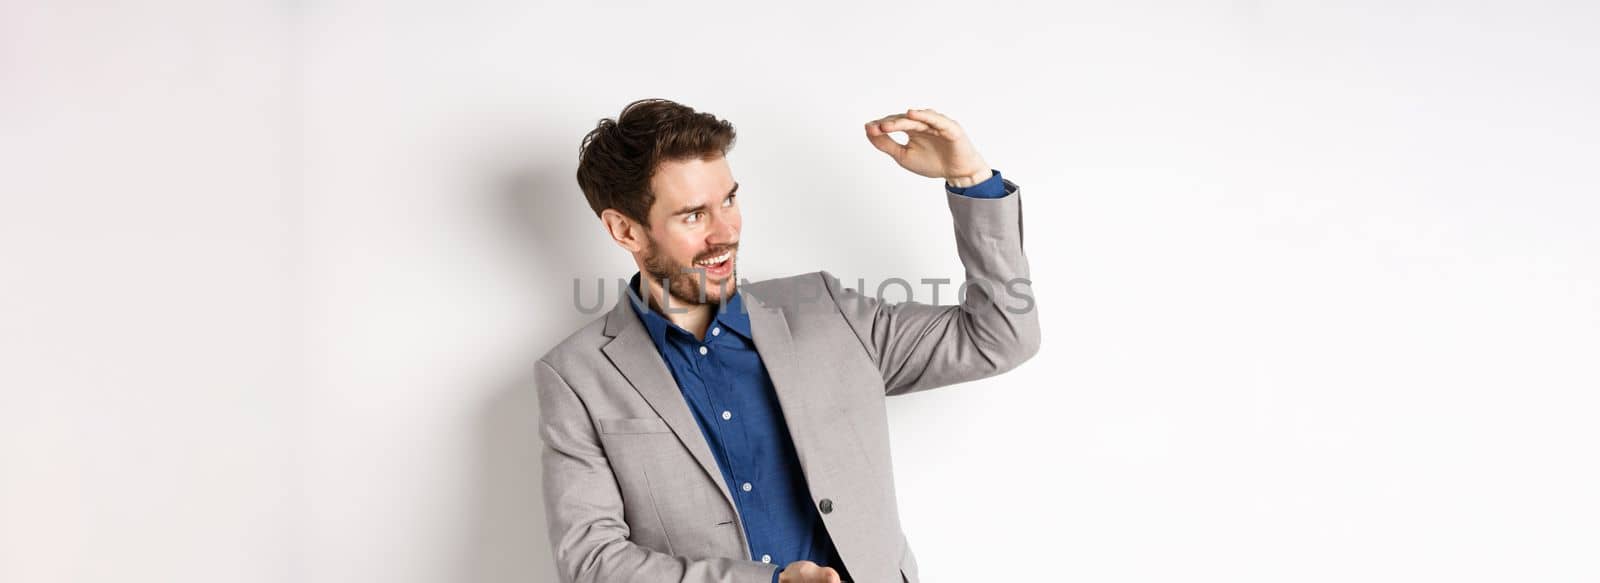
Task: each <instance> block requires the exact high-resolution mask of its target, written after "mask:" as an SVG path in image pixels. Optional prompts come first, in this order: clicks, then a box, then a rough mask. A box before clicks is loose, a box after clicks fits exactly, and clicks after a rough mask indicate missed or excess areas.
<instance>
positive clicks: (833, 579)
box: [822, 567, 842, 583]
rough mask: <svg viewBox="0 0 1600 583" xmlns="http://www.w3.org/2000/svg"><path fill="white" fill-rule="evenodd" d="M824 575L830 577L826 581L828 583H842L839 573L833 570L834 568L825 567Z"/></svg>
mask: <svg viewBox="0 0 1600 583" xmlns="http://www.w3.org/2000/svg"><path fill="white" fill-rule="evenodd" d="M822 573H823V574H825V575H827V576H828V578H827V579H826V581H827V582H828V583H842V582H841V581H839V572H838V571H835V570H833V567H823V568H822Z"/></svg>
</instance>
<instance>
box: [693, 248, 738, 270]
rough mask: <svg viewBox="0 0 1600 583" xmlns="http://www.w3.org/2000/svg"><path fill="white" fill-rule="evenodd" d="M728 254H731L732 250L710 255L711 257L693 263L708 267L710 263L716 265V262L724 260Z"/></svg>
mask: <svg viewBox="0 0 1600 583" xmlns="http://www.w3.org/2000/svg"><path fill="white" fill-rule="evenodd" d="M730 255H733V252H732V251H729V252H727V253H723V254H722V255H718V256H716V257H712V258H710V259H707V260H705V261H696V262H695V265H704V266H707V267H710V266H712V265H716V264H718V263H722V262H724V261H727V260H728V257H729V256H730Z"/></svg>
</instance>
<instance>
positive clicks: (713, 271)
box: [694, 249, 733, 279]
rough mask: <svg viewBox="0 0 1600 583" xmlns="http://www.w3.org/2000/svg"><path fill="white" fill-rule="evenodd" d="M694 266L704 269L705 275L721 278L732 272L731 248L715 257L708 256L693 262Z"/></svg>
mask: <svg viewBox="0 0 1600 583" xmlns="http://www.w3.org/2000/svg"><path fill="white" fill-rule="evenodd" d="M694 264H695V266H696V267H700V268H703V269H705V270H706V277H709V278H717V279H720V278H723V277H727V276H728V274H730V273H732V272H733V250H732V249H729V250H727V251H724V252H722V254H721V255H718V256H716V257H708V258H705V259H702V260H700V261H696V262H694Z"/></svg>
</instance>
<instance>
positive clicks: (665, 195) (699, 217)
mask: <svg viewBox="0 0 1600 583" xmlns="http://www.w3.org/2000/svg"><path fill="white" fill-rule="evenodd" d="M738 186H739V185H738V183H736V182H734V181H733V171H732V170H730V169H729V168H728V161H727V159H726V158H720V157H719V158H715V159H712V160H698V159H696V160H683V161H672V162H663V163H661V165H660V166H659V167H658V168H657V170H656V174H655V176H654V177H652V178H651V180H650V187H651V189H652V190H653V191H654V192H655V195H656V200H655V204H654V205H653V206H651V207H650V229H649V232H648V233H646V235H645V236H646V238H647V239H648V247H647V248H646V249H644V251H642V252H641V255H642V260H641V263H643V265H642V266H641V270H642V271H644V274H645V276H646V277H650V278H651V279H653V280H654V282H655V284H657V285H660V284H661V282H662V281H663V280H666V281H668V282H669V283H668V285H667V291H668V292H669V293H671V294H672V302H673V303H674V305H676V306H690V305H697V304H717V303H720V302H722V301H724V300H725V298H726V297H727V296H729V295H732V294H733V291H734V290H735V289H736V288H737V286H738V281H737V270H736V269H735V265H736V263H735V262H736V261H737V260H738V249H739V227H740V219H739V205H738V201H737V200H736V198H735V191H736V190H737V189H738Z"/></svg>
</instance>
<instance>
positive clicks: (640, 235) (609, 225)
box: [600, 209, 646, 253]
mask: <svg viewBox="0 0 1600 583" xmlns="http://www.w3.org/2000/svg"><path fill="white" fill-rule="evenodd" d="M600 222H601V223H603V224H604V225H605V227H606V233H607V234H610V235H611V240H612V241H616V242H617V245H619V246H621V247H622V248H623V249H627V250H628V252H629V253H638V252H640V251H643V250H644V248H645V246H646V245H645V238H644V226H643V225H640V224H639V222H638V221H635V220H633V219H630V218H628V216H627V215H624V214H622V213H620V212H617V209H606V210H603V211H600Z"/></svg>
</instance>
